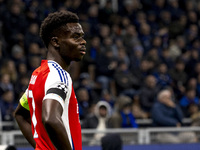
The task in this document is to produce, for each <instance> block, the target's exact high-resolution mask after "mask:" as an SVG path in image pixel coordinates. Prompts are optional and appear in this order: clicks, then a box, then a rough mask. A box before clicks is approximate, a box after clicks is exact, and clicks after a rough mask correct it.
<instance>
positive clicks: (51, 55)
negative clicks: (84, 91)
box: [47, 50, 70, 70]
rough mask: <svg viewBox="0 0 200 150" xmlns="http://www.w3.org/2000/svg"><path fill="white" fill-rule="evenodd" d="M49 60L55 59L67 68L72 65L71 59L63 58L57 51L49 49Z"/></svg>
mask: <svg viewBox="0 0 200 150" xmlns="http://www.w3.org/2000/svg"><path fill="white" fill-rule="evenodd" d="M47 60H53V61H55V62H57V63H58V64H59V65H60V66H61V67H62V68H63V69H65V70H67V69H68V67H69V65H70V61H69V62H66V61H65V60H63V58H62V57H61V56H60V55H59V54H58V53H57V52H56V51H51V50H49V51H48V53H47Z"/></svg>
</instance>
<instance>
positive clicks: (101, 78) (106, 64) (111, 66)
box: [96, 50, 117, 90]
mask: <svg viewBox="0 0 200 150" xmlns="http://www.w3.org/2000/svg"><path fill="white" fill-rule="evenodd" d="M116 67H117V60H116V59H115V58H114V56H113V52H112V51H111V50H108V51H106V52H105V53H102V54H100V55H99V56H98V57H97V59H96V81H97V82H99V83H100V84H101V88H102V90H106V89H107V90H108V89H110V83H111V81H112V77H113V74H114V72H115V69H116Z"/></svg>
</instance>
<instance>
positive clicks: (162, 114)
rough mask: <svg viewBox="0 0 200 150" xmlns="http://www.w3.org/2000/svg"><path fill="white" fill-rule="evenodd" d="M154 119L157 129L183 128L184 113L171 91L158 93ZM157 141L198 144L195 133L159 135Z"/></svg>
mask: <svg viewBox="0 0 200 150" xmlns="http://www.w3.org/2000/svg"><path fill="white" fill-rule="evenodd" d="M152 119H153V124H154V126H156V127H170V126H171V127H181V126H182V119H183V113H182V111H181V108H180V107H179V106H178V105H177V104H176V103H175V102H174V100H173V95H172V92H171V91H170V90H169V89H164V90H162V91H160V92H159V93H158V95H157V102H156V103H155V104H154V106H153V108H152ZM157 140H158V141H159V142H160V143H185V142H187V143H191V142H196V136H195V134H194V133H193V132H180V133H179V132H178V133H177V132H176V133H158V134H157Z"/></svg>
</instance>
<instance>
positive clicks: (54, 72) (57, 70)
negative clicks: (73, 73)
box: [47, 60, 71, 85]
mask: <svg viewBox="0 0 200 150" xmlns="http://www.w3.org/2000/svg"><path fill="white" fill-rule="evenodd" d="M47 63H48V67H49V69H50V72H49V78H51V79H53V80H54V81H55V80H56V81H60V82H63V83H65V84H66V85H69V84H70V83H71V77H70V75H69V73H68V72H67V71H65V70H64V69H63V68H62V67H61V66H60V65H59V64H58V63H57V62H55V61H52V60H48V62H47Z"/></svg>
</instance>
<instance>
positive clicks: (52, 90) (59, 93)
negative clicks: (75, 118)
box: [44, 82, 68, 108]
mask: <svg viewBox="0 0 200 150" xmlns="http://www.w3.org/2000/svg"><path fill="white" fill-rule="evenodd" d="M67 92H68V87H67V85H66V84H65V83H63V82H56V83H54V84H53V85H51V86H50V87H49V88H48V89H47V91H46V95H45V97H44V100H46V99H54V100H57V101H58V102H59V103H60V104H61V105H62V107H63V108H64V101H65V99H66V96H67Z"/></svg>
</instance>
